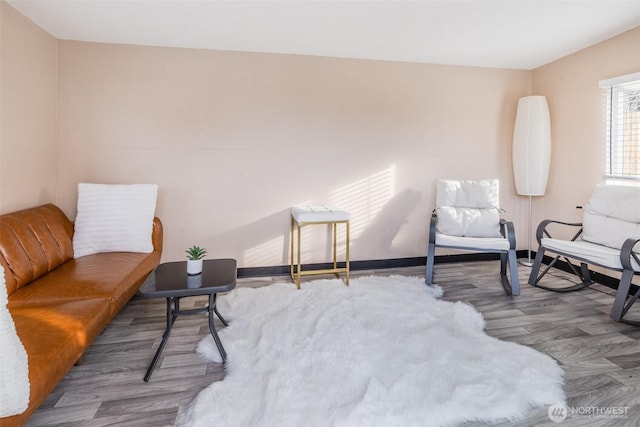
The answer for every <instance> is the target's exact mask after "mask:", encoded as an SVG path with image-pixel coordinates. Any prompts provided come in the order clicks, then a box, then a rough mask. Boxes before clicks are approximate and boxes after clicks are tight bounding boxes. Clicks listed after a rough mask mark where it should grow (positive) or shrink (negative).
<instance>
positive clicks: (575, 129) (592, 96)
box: [532, 27, 640, 221]
mask: <svg viewBox="0 0 640 427" xmlns="http://www.w3.org/2000/svg"><path fill="white" fill-rule="evenodd" d="M638 71H640V27H637V28H635V29H633V30H631V31H627V32H626V33H623V34H621V35H619V36H617V37H614V38H612V39H609V40H607V41H604V42H602V43H599V44H596V45H594V46H591V47H589V48H587V49H584V50H582V51H579V52H577V53H575V54H573V55H569V56H566V57H564V58H561V59H559V60H557V61H555V62H552V63H550V64H547V65H545V66H543V67H540V68H538V69H535V70H533V72H532V75H533V93H534V94H536V95H546V96H547V98H548V101H549V109H550V113H551V130H552V131H551V132H552V147H553V148H552V155H551V156H552V160H551V172H550V176H549V184H548V187H547V194H546V195H545V196H544V197H542V198H539V199H536V200H535V205H534V206H535V208H534V210H535V217H536V218H537V219H538V220H539V219H542V218H558V219H561V218H565V219H567V220H578V221H579V220H580V219H581V217H582V215H581V211H579V210H577V209H576V208H575V206H576V205H584V204H586V202H587V201H588V199H589V196H590V195H591V192H592V191H593V187H594V186H595V185H596V184H598V183H602V182H604V167H605V147H604V127H603V126H604V115H603V113H602V108H603V93H602V90H601V89H600V88H599V87H598V82H599V81H600V80H603V79H607V78H610V77H615V76H620V75H625V74H630V73H634V72H638Z"/></svg>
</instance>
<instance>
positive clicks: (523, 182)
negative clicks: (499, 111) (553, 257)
mask: <svg viewBox="0 0 640 427" xmlns="http://www.w3.org/2000/svg"><path fill="white" fill-rule="evenodd" d="M550 164H551V124H550V119H549V106H548V105H547V99H546V98H545V97H544V96H525V97H523V98H520V100H519V101H518V111H517V113H516V123H515V127H514V129H513V176H514V178H515V183H516V192H517V193H518V194H520V195H522V196H529V230H528V239H527V248H528V249H527V251H528V252H527V253H528V257H527V261H520V263H521V264H523V265H527V266H531V265H532V262H531V233H532V224H531V197H532V196H543V195H544V193H545V191H546V188H547V179H548V177H549V166H550Z"/></svg>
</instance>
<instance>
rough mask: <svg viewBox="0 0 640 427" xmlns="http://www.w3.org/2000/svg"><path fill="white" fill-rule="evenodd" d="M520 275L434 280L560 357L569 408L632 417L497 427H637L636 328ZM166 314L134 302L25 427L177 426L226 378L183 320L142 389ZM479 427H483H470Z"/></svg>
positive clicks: (597, 289)
mask: <svg viewBox="0 0 640 427" xmlns="http://www.w3.org/2000/svg"><path fill="white" fill-rule="evenodd" d="M519 269H520V270H519V274H520V280H521V282H522V294H521V296H519V297H509V296H506V295H505V293H504V292H503V290H502V287H501V286H500V284H499V276H498V273H497V272H498V264H497V262H491V261H490V262H471V263H456V264H442V265H436V269H435V281H436V283H438V284H440V285H441V286H442V287H443V289H444V292H445V296H444V299H445V300H451V301H457V300H462V301H465V302H468V303H470V304H472V305H473V306H474V307H475V308H476V309H477V310H479V311H480V312H482V313H483V315H484V316H485V319H486V321H487V323H486V331H487V333H488V334H489V335H491V336H494V337H496V338H499V339H502V340H506V341H513V342H517V343H520V344H524V345H527V346H530V347H532V348H534V349H536V350H539V351H541V352H543V353H546V354H548V355H549V356H551V357H553V358H555V359H556V360H557V361H558V362H559V363H560V364H561V366H562V368H563V369H564V371H565V391H566V394H567V396H568V402H567V403H568V405H569V406H572V407H614V406H615V407H627V408H628V409H627V411H628V413H627V416H626V418H620V419H611V418H609V419H593V418H592V419H588V418H577V417H574V416H570V417H569V418H567V419H566V420H565V421H564V422H562V423H560V424H556V423H553V422H552V421H551V420H550V419H549V418H548V416H547V408H539V409H536V410H533V411H532V412H530V413H529V414H528V416H527V418H526V419H524V420H521V421H518V422H511V421H504V422H501V423H498V424H495V425H500V426H511V425H518V426H543V425H547V426H552V425H561V426H578V425H580V426H582V425H589V426H600V425H601V426H637V425H640V342H639V339H640V328H637V327H633V326H629V325H623V324H620V323H616V322H613V321H611V320H610V319H609V316H608V313H609V310H610V308H611V305H612V303H613V293H612V291H611V290H610V289H608V288H605V287H603V286H599V285H595V286H593V287H592V288H590V289H584V290H582V291H579V292H574V293H569V294H558V293H553V292H547V291H543V290H539V289H536V288H532V287H531V286H529V285H527V284H526V280H527V277H528V274H529V269H528V268H526V267H523V266H519ZM368 274H376V275H390V274H402V275H411V276H424V272H423V269H422V268H421V267H420V268H403V269H393V270H379V271H365V272H356V273H354V274H352V277H357V276H359V275H368ZM548 276H549V275H548ZM566 277H567V275H566V274H564V273H554V276H552V277H546V278H545V283H546V284H552V283H553V282H558V283H565V282H564V281H565V280H566ZM316 278H318V277H316ZM307 280H313V279H312V278H308V279H307ZM280 281H289V282H290V280H289V279H288V277H267V278H252V279H241V280H239V281H238V286H252V287H257V286H265V285H269V284H270V283H273V282H280ZM303 282H304V280H303ZM292 286H293V285H292ZM303 286H304V285H303ZM223 297H224V296H222V298H223ZM205 304H206V299H205V298H200V297H196V298H192V299H190V300H189V299H187V300H184V301H183V302H182V303H181V308H189V307H190V306H191V307H196V306H204V305H205ZM639 305H640V304H639ZM636 310H637V313H633V314H634V315H635V314H638V316H637V317H639V318H640V307H638V308H637V309H636ZM164 313H165V301H164V300H161V299H154V300H146V299H141V298H138V297H134V299H133V300H131V302H130V303H129V304H128V305H127V306H126V307H125V308H124V309H123V310H122V311H121V312H120V313H119V314H118V316H117V317H116V318H115V319H114V320H113V322H112V323H111V325H110V326H109V327H108V328H107V330H106V331H105V332H104V333H103V334H102V335H101V336H100V337H98V339H97V340H96V341H95V343H94V344H93V345H92V346H91V347H90V348H89V350H88V351H87V353H86V358H85V363H84V365H82V366H76V367H74V368H73V369H72V370H71V371H70V372H69V373H68V374H67V376H66V377H65V378H64V380H63V381H62V382H61V383H60V384H59V385H58V387H57V388H56V389H55V390H54V391H53V392H52V393H51V395H50V396H49V397H48V399H47V400H46V401H45V402H44V403H43V405H42V406H41V407H40V408H39V409H38V410H37V411H36V412H35V413H34V414H33V415H32V417H31V418H30V420H29V422H28V424H27V425H29V426H49V425H57V426H115V425H117V426H136V427H138V426H153V427H157V426H171V425H175V424H176V422H177V421H178V420H180V419H181V417H183V415H184V414H185V412H186V411H187V410H188V407H189V403H190V402H191V401H192V399H193V398H194V397H195V396H196V395H197V394H198V392H200V391H201V390H202V389H203V388H205V387H206V386H207V385H209V384H210V383H211V382H213V381H216V380H220V379H222V378H223V377H224V370H223V368H222V366H221V365H219V364H215V363H209V362H207V361H206V360H204V359H202V358H201V357H200V356H198V355H197V354H196V353H195V348H196V345H197V343H198V342H199V341H200V340H201V339H202V338H203V337H204V336H206V335H207V334H208V333H209V331H208V327H207V321H206V315H204V314H203V315H192V316H183V317H180V318H178V320H177V321H176V324H175V325H174V328H173V331H172V334H171V338H170V339H169V342H168V344H167V346H166V348H165V350H164V353H163V356H162V358H161V360H160V361H159V363H158V366H157V368H156V370H155V372H154V374H153V377H152V378H151V381H150V382H149V383H145V382H143V381H142V377H143V376H144V373H145V371H146V368H147V366H148V364H149V362H150V361H151V358H152V356H153V354H154V352H155V349H156V347H157V346H158V344H159V342H160V339H161V335H162V332H163V330H164V318H165V315H164ZM222 314H223V315H224V313H222ZM218 326H221V325H218ZM470 351H473V349H471V350H470ZM230 357H233V355H230ZM514 374H516V375H517V373H514ZM473 425H487V424H485V423H467V424H465V426H473Z"/></svg>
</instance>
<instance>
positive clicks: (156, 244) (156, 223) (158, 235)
mask: <svg viewBox="0 0 640 427" xmlns="http://www.w3.org/2000/svg"><path fill="white" fill-rule="evenodd" d="M163 235H164V228H163V226H162V221H160V218H158V217H154V218H153V231H152V232H151V241H152V242H153V251H154V252H158V253H162V246H163V239H164V237H163Z"/></svg>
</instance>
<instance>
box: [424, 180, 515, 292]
mask: <svg viewBox="0 0 640 427" xmlns="http://www.w3.org/2000/svg"><path fill="white" fill-rule="evenodd" d="M501 212H502V211H501V209H500V203H499V181H498V180H497V179H486V180H481V181H466V180H462V181H456V180H445V179H439V180H437V181H436V208H435V210H434V211H433V214H432V215H431V222H430V227H429V246H428V249H427V271H426V275H425V281H426V283H427V285H429V286H431V285H432V284H433V265H434V255H435V250H436V248H437V247H440V248H451V249H458V250H464V251H472V252H491V253H498V254H500V277H501V279H502V286H503V287H504V289H505V291H506V292H507V294H509V295H520V284H519V281H518V267H517V263H516V237H515V231H514V228H513V223H512V222H509V221H505V220H504V219H501V218H500V214H501ZM507 262H508V264H509V270H510V273H511V283H509V279H508V278H507Z"/></svg>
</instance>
